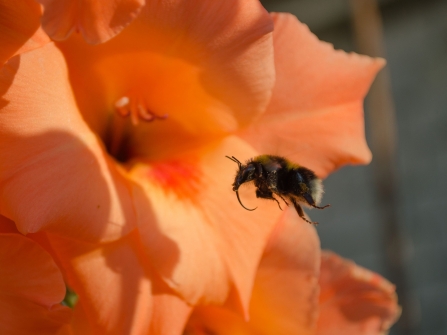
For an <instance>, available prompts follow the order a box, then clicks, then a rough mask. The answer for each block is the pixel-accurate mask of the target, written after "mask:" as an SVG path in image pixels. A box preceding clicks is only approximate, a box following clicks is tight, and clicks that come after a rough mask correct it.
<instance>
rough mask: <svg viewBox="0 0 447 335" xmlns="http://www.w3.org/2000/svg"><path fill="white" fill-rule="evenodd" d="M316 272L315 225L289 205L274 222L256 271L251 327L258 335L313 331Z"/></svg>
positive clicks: (318, 243)
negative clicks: (277, 221)
mask: <svg viewBox="0 0 447 335" xmlns="http://www.w3.org/2000/svg"><path fill="white" fill-rule="evenodd" d="M319 271H320V241H319V239H318V236H317V233H316V231H315V228H314V226H312V225H310V224H309V223H307V222H305V221H303V220H302V219H301V218H299V216H298V214H297V213H296V211H295V210H294V209H291V208H290V209H288V210H287V211H286V212H285V213H284V216H283V217H282V219H281V221H279V223H278V224H277V226H276V228H275V231H274V232H273V234H272V237H271V238H270V241H269V245H268V246H267V249H266V250H265V252H264V255H263V256H262V260H261V263H260V265H259V269H258V272H257V274H256V281H255V285H254V289H253V297H252V300H251V302H250V324H251V325H252V327H253V328H255V329H257V330H258V331H259V333H260V334H278V335H280V334H284V335H288V334H300V335H304V334H314V331H315V324H316V319H317V316H318V293H319V287H318V275H319Z"/></svg>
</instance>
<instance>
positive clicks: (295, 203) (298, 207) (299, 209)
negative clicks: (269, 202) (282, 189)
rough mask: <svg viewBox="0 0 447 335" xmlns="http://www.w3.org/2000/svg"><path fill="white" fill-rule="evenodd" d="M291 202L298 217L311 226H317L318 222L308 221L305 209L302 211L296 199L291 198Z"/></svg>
mask: <svg viewBox="0 0 447 335" xmlns="http://www.w3.org/2000/svg"><path fill="white" fill-rule="evenodd" d="M290 201H292V203H293V206H295V209H296V212H297V213H298V215H299V216H300V218H302V219H303V220H304V221H306V222H308V223H310V224H315V225H317V224H318V222H312V221H309V220H308V219H306V217H305V216H304V211H303V209H302V208H301V206H300V205H299V204H298V203H297V202H296V200H295V199H293V198H290Z"/></svg>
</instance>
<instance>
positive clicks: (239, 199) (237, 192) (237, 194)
mask: <svg viewBox="0 0 447 335" xmlns="http://www.w3.org/2000/svg"><path fill="white" fill-rule="evenodd" d="M236 196H237V200H238V201H239V203H240V204H241V206H242V207H244V208H245V209H246V210H247V211H254V210H255V209H256V208H258V207H255V208H253V209H250V208H247V207H245V206H244V205H243V204H242V202H241V198H239V191H238V190H236Z"/></svg>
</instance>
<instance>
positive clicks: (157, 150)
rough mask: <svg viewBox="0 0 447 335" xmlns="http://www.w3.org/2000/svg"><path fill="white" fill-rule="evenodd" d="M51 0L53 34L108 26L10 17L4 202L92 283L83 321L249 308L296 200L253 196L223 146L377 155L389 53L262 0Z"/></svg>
mask: <svg viewBox="0 0 447 335" xmlns="http://www.w3.org/2000/svg"><path fill="white" fill-rule="evenodd" d="M40 2H41V3H42V4H43V5H44V14H43V17H42V22H43V23H42V24H43V29H45V31H46V32H48V33H49V34H50V36H51V37H53V38H55V39H58V40H59V39H64V38H66V37H68V35H70V32H71V31H72V30H79V31H80V32H82V34H83V37H85V38H86V39H87V41H89V42H93V43H97V42H103V41H105V40H108V41H107V42H105V43H102V44H98V45H89V44H87V43H86V42H85V40H84V38H82V37H80V36H79V34H72V35H71V36H70V37H69V38H68V39H66V40H65V41H63V42H57V43H55V42H49V39H48V37H47V36H45V35H44V33H43V30H42V28H40V26H38V25H36V24H35V23H36V22H37V21H36V18H38V17H39V15H40V14H39V13H40V8H36V7H35V5H34V4H33V3H32V2H25V4H26V6H27V7H26V11H25V12H26V15H29V21H27V22H30V24H29V25H28V24H26V25H23V24H21V23H20V22H22V21H20V22H15V21H14V20H13V16H11V17H2V18H1V20H0V35H1V36H0V40H4V41H7V42H8V43H9V44H8V48H7V50H6V52H5V53H4V54H3V53H1V54H0V55H1V57H3V59H4V60H5V61H6V63H5V64H4V66H3V67H1V68H0V92H1V100H0V192H1V194H2V197H1V199H0V214H1V215H3V216H5V217H7V218H8V219H10V220H12V221H13V222H14V223H15V225H16V227H17V229H18V231H20V233H22V234H32V235H31V236H32V238H33V239H34V240H35V241H37V242H38V243H39V244H40V245H41V246H43V247H44V248H45V249H46V250H47V252H49V253H50V254H51V255H52V256H53V259H54V261H55V262H56V263H57V264H58V266H59V267H60V269H61V271H62V273H63V275H64V279H65V281H66V283H67V284H68V285H69V286H70V287H72V288H73V289H74V290H75V291H76V292H77V293H78V294H79V303H78V304H77V305H76V307H75V310H74V316H73V329H74V331H75V333H80V334H103V333H106V334H123V333H127V332H130V333H132V334H143V333H147V329H148V327H149V328H150V331H151V332H152V333H159V334H166V333H168V332H174V333H178V332H181V329H182V327H183V326H184V323H185V321H186V319H187V316H188V314H189V313H190V310H191V308H192V307H191V306H193V305H198V304H211V303H212V304H224V303H225V304H226V305H227V306H231V308H232V310H234V311H236V312H239V313H241V314H244V315H247V314H248V311H249V305H250V299H251V294H252V290H253V278H254V277H255V275H256V272H257V269H258V262H259V260H260V259H261V256H262V254H263V251H264V249H265V246H266V244H267V241H268V239H269V236H270V234H271V232H272V230H273V228H274V225H275V223H276V222H278V220H279V218H280V216H281V212H280V211H279V210H278V209H277V207H276V204H274V203H271V202H263V203H262V206H259V208H258V210H256V211H255V212H247V211H245V210H244V209H243V208H241V207H240V206H239V204H238V203H237V200H236V198H235V195H234V192H232V190H231V182H232V179H233V176H234V171H235V168H236V167H235V165H234V163H233V162H231V161H229V160H228V159H226V158H225V157H224V156H225V155H234V156H236V157H238V158H239V159H240V160H244V159H248V158H250V157H253V156H255V155H257V154H259V153H271V154H279V155H285V156H287V157H290V158H291V159H292V160H295V161H297V162H299V163H300V164H303V165H305V166H307V167H309V168H311V169H313V170H314V171H315V172H316V173H317V174H318V175H319V176H321V177H324V176H325V175H326V174H328V173H330V172H331V171H332V170H334V169H336V168H338V167H339V166H341V165H343V164H347V163H361V162H367V161H369V159H370V153H369V150H368V148H367V146H366V144H365V141H364V134H363V110H362V101H363V98H364V96H365V94H366V92H367V90H368V88H369V85H370V84H371V81H372V80H373V78H374V76H375V74H376V72H377V71H378V70H379V69H380V68H381V67H382V66H383V60H380V59H371V58H369V57H363V56H358V55H354V54H352V55H347V54H345V53H343V52H336V51H334V50H333V49H332V47H331V46H329V45H327V44H325V43H321V42H319V41H318V40H317V39H316V37H315V36H313V35H312V34H311V33H310V32H309V31H308V29H307V28H306V27H305V26H304V25H302V24H300V23H299V22H298V21H297V20H296V19H295V18H294V17H292V16H290V15H284V14H273V15H270V14H268V13H267V12H266V11H265V10H264V8H262V6H261V5H260V3H259V2H258V1H257V0H249V1H247V0H244V1H241V0H232V1H199V0H195V1H183V0H174V1H146V5H145V6H144V7H143V8H141V6H142V4H143V2H142V1H125V0H122V1H114V2H113V4H112V3H111V4H108V5H106V4H104V6H105V7H100V8H104V10H98V7H96V6H99V5H98V4H97V3H96V2H94V1H86V2H85V3H86V6H85V7H82V8H77V7H74V6H75V2H74V1H65V2H56V1H46V0H45V1H44V0H42V1H40ZM62 4H63V5H62ZM1 5H2V6H4V7H6V8H8V10H10V11H11V12H12V13H21V11H22V8H19V7H18V5H14V4H10V3H8V2H6V4H3V3H1ZM21 6H22V5H21ZM23 6H25V5H23ZM58 6H59V7H58ZM64 6H65V7H64ZM108 6H110V7H108ZM121 6H124V7H125V8H126V10H124V11H122V12H119V14H120V15H118V17H116V19H117V21H113V19H115V16H116V15H115V14H116V13H115V14H114V12H113V9H117V8H121ZM137 13H139V15H138V17H137V18H135V17H136V16H137ZM121 14H122V15H121ZM17 15H18V14H17ZM111 18H113V19H112V21H113V23H114V24H110V22H111V21H110V20H111ZM134 18H135V19H134ZM132 19H134V21H133V22H132V24H130V25H129V26H128V27H127V28H126V29H124V30H123V31H122V32H121V33H120V34H118V35H117V36H115V37H114V38H112V39H110V38H111V37H112V36H113V35H115V34H117V33H118V32H119V31H120V30H121V29H123V28H124V26H125V25H127V24H128V23H129V22H130V21H132ZM107 22H108V23H107ZM105 23H107V24H105ZM5 27H6V28H5ZM273 27H275V29H274V31H273ZM272 31H273V32H272ZM109 39H110V40H109ZM241 192H242V191H241ZM252 193H254V192H250V193H247V194H243V195H242V196H243V197H244V200H245V201H246V202H247V204H250V202H251V203H253V202H254V201H256V200H255V199H254V195H253V194H252ZM309 229H310V228H309ZM314 251H315V252H317V251H318V248H317V249H315V250H314ZM171 310H176V311H177V312H176V313H177V314H176V319H175V320H174V321H173V319H172V317H171V316H172V312H170V311H171ZM130 329H131V330H130ZM167 329H169V330H167Z"/></svg>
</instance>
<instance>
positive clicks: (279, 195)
mask: <svg viewBox="0 0 447 335" xmlns="http://www.w3.org/2000/svg"><path fill="white" fill-rule="evenodd" d="M276 195H277V196H278V197H280V198H281V199H282V201H284V202H285V204H286V205H287V206H289V203H288V202H287V201H286V199H284V198H283V197H282V195H281V194H279V193H276Z"/></svg>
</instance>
